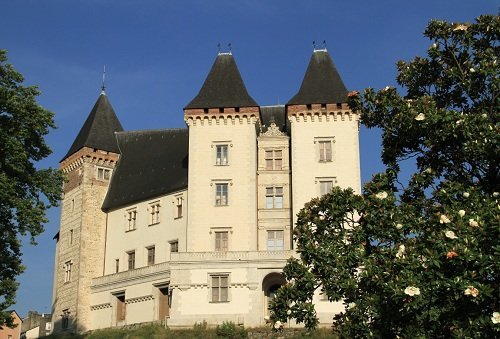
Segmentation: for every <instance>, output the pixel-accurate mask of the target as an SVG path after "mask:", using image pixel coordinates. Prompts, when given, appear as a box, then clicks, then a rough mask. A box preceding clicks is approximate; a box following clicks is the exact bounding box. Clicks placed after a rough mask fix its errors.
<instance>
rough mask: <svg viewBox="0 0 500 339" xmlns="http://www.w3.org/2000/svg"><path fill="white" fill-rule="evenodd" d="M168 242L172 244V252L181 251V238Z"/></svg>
mask: <svg viewBox="0 0 500 339" xmlns="http://www.w3.org/2000/svg"><path fill="white" fill-rule="evenodd" d="M168 243H169V244H170V253H179V240H177V239H176V240H171V241H169V242H168ZM173 249H175V251H173Z"/></svg>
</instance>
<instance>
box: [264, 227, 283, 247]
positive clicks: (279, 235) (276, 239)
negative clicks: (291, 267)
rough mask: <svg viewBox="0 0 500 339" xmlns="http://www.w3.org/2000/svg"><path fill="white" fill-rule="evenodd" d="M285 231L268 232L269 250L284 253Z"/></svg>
mask: <svg viewBox="0 0 500 339" xmlns="http://www.w3.org/2000/svg"><path fill="white" fill-rule="evenodd" d="M283 234H284V232H283V231H267V250H268V251H282V250H283V249H284V242H283Z"/></svg>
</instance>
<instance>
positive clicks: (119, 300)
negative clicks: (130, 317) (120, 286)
mask: <svg viewBox="0 0 500 339" xmlns="http://www.w3.org/2000/svg"><path fill="white" fill-rule="evenodd" d="M115 297H116V321H117V322H119V321H124V320H125V318H126V316H127V307H126V306H127V305H126V304H125V293H124V292H123V293H120V294H115Z"/></svg>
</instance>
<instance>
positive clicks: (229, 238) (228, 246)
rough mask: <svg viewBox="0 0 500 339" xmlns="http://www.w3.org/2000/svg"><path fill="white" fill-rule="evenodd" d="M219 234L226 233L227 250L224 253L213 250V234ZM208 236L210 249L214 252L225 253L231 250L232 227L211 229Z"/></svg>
mask: <svg viewBox="0 0 500 339" xmlns="http://www.w3.org/2000/svg"><path fill="white" fill-rule="evenodd" d="M220 232H227V250H226V251H221V250H216V248H215V234H216V233H220ZM209 234H210V243H211V244H212V248H213V249H214V251H215V252H227V251H230V250H231V243H232V234H233V228H232V227H224V226H219V227H211V228H210V231H209Z"/></svg>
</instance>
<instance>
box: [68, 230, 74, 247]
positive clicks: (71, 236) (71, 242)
mask: <svg viewBox="0 0 500 339" xmlns="http://www.w3.org/2000/svg"><path fill="white" fill-rule="evenodd" d="M69 244H70V245H73V230H69Z"/></svg>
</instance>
